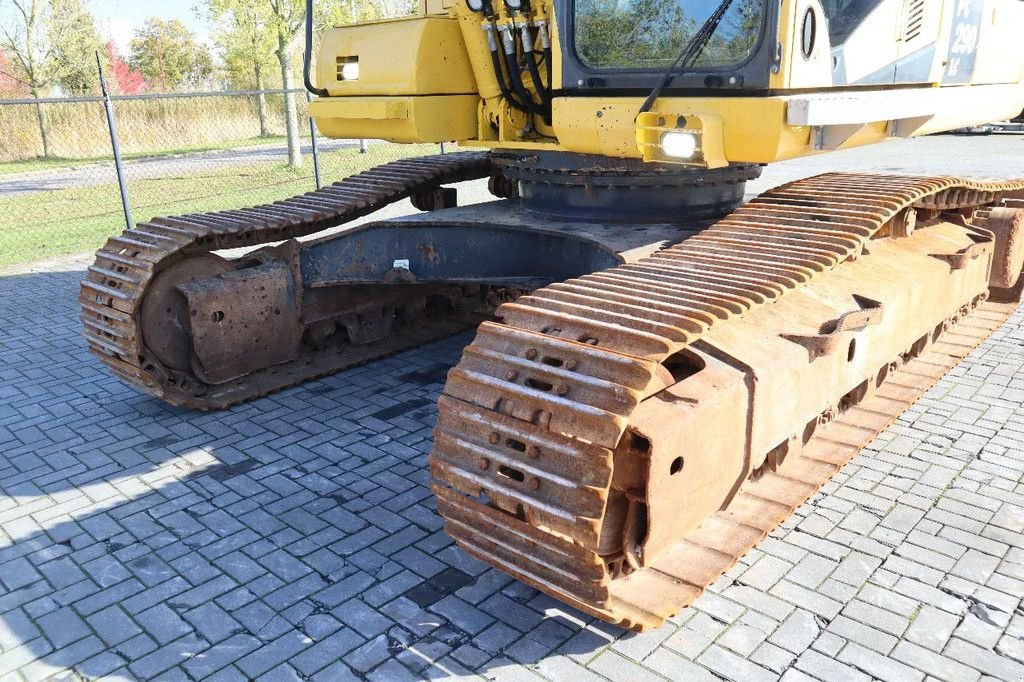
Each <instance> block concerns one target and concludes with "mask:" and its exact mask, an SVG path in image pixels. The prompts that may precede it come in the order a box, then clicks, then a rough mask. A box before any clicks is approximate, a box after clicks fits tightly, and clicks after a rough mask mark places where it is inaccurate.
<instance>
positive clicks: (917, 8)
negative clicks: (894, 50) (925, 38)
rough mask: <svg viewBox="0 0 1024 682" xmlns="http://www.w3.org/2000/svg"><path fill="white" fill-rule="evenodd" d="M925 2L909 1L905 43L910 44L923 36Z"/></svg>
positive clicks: (923, 0)
mask: <svg viewBox="0 0 1024 682" xmlns="http://www.w3.org/2000/svg"><path fill="white" fill-rule="evenodd" d="M924 5H925V0H908V1H907V14H906V16H907V21H906V24H905V25H904V28H903V41H904V42H907V43H909V42H910V41H911V40H914V39H915V38H917V37H918V36H920V35H921V30H922V28H924Z"/></svg>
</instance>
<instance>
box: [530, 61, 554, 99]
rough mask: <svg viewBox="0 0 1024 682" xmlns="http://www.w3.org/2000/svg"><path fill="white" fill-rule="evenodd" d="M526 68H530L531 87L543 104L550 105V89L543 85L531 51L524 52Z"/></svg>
mask: <svg viewBox="0 0 1024 682" xmlns="http://www.w3.org/2000/svg"><path fill="white" fill-rule="evenodd" d="M526 68H528V69H529V70H530V79H531V80H533V87H534V89H536V90H537V94H539V95H540V98H541V99H542V100H543V101H544V106H545V107H550V106H551V91H550V90H548V89H547V88H546V87H544V81H542V80H541V79H540V70H539V69H538V68H537V62H536V61H535V60H534V58H533V53H532V52H527V53H526Z"/></svg>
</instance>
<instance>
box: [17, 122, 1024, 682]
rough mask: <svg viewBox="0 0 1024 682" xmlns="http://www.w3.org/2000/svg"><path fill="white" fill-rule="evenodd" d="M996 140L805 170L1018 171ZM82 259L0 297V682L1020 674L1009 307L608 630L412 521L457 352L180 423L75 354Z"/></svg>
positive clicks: (874, 155)
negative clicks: (806, 495)
mask: <svg viewBox="0 0 1024 682" xmlns="http://www.w3.org/2000/svg"><path fill="white" fill-rule="evenodd" d="M1022 142H1024V139H1022V138H1019V137H1018V138H1005V137H1004V138H1001V140H1000V141H995V142H994V141H993V140H991V139H989V140H985V139H977V138H938V139H935V140H925V141H915V142H912V143H903V146H902V147H900V146H896V145H894V146H893V147H890V148H887V149H886V150H885V151H884V152H870V151H867V152H857V153H856V154H847V155H845V156H842V155H837V156H836V157H835V158H836V159H840V161H841V162H842V163H845V164H846V165H847V167H851V168H869V167H880V168H884V169H892V170H898V169H903V168H906V169H909V170H914V171H917V172H927V170H928V169H927V167H926V166H927V165H928V164H929V163H930V164H931V167H932V172H940V171H947V172H948V171H952V172H965V173H966V172H975V173H980V174H986V173H988V174H993V175H995V174H1007V173H1008V172H1012V171H1013V170H1016V171H1017V173H1018V174H1020V175H1024V167H1021V166H1022V163H1024V162H1022V161H1021V159H1024V153H1022V152H1024V145H1022ZM901 150H902V152H901ZM929 154H930V155H931V156H929ZM942 157H945V158H947V159H950V160H952V161H951V163H954V164H959V167H957V166H955V165H954V167H952V168H950V165H949V164H946V165H945V166H944V165H942V162H941V158H942ZM814 163H817V164H818V165H817V166H815V165H814ZM1013 163H1016V164H1017V167H1016V168H1013V167H1012V164H1013ZM837 165H841V164H840V163H839V162H829V161H822V162H813V163H812V162H800V164H795V165H791V166H780V167H778V171H777V172H776V170H775V169H769V171H768V173H767V174H766V178H765V181H764V182H762V183H761V185H762V186H763V185H764V184H766V183H767V184H770V183H771V182H778V181H780V180H781V179H783V178H785V177H787V173H788V174H789V175H790V176H792V175H807V174H810V173H813V172H815V171H816V170H819V169H824V168H828V167H835V166H837ZM1007 167H1009V171H1008V170H1007ZM84 263H85V261H82V260H71V261H65V262H63V263H55V264H51V265H50V266H48V267H46V268H35V269H34V270H33V271H24V272H14V271H11V272H8V274H7V275H6V276H5V277H2V278H0V358H2V360H3V362H2V363H0V493H2V497H0V680H39V679H43V678H46V677H47V676H50V675H57V676H65V677H67V678H96V677H104V676H107V677H110V678H112V679H135V678H139V679H143V678H145V679H162V680H176V679H199V678H211V679H218V680H233V679H246V678H250V679H251V678H259V679H267V680H278V679H294V678H298V679H312V680H345V679H354V678H358V679H369V680H404V679H416V678H435V679H436V678H444V677H448V676H466V677H474V676H477V675H482V676H485V677H489V678H499V679H524V680H525V679H542V678H546V679H553V680H571V681H572V682H580V681H582V680H594V679H601V678H611V679H614V680H646V679H661V678H671V679H684V680H713V679H718V678H724V679H731V680H771V679H777V678H779V677H782V678H783V679H786V680H811V679H817V680H824V681H825V682H836V681H838V680H869V679H881V680H892V681H898V680H917V681H920V680H923V679H926V678H927V679H941V680H951V681H952V680H979V679H982V678H985V679H1001V680H1014V681H1017V680H1021V679H1024V607H1022V606H1021V599H1022V596H1024V540H1022V535H1024V533H1022V531H1024V485H1022V482H1021V481H1022V471H1024V454H1022V450H1024V448H1022V442H1024V407H1022V404H1021V403H1022V398H1024V374H1022V373H1021V367H1022V365H1024V312H1022V311H1018V313H1017V314H1015V315H1014V316H1013V318H1012V319H1011V321H1010V322H1009V323H1008V324H1007V325H1006V326H1005V327H1003V328H1002V329H1001V330H999V331H998V332H997V333H996V334H995V335H994V336H993V337H992V338H991V339H990V340H989V341H987V342H986V343H984V344H983V345H982V346H981V347H979V348H978V349H977V350H976V351H975V352H974V354H972V355H971V356H970V357H969V358H968V359H967V360H966V361H965V362H964V363H963V364H962V365H961V366H960V367H959V368H957V369H956V370H955V371H954V372H952V373H951V374H950V375H949V376H947V377H946V378H945V379H943V380H942V381H941V382H939V384H938V385H937V386H936V387H935V388H934V389H933V390H931V391H930V392H929V393H928V394H927V395H926V396H925V398H924V399H922V400H921V401H920V402H919V403H918V404H917V405H915V406H914V407H913V408H912V409H911V410H910V411H909V412H907V413H906V414H905V415H904V416H903V417H902V418H901V419H900V420H899V421H898V422H897V423H896V424H895V425H894V426H893V427H892V428H890V429H889V430H888V431H887V432H886V433H885V434H883V436H882V437H880V438H879V439H878V440H877V441H875V442H874V443H873V444H872V445H871V446H870V447H869V448H868V450H866V451H865V452H864V453H862V454H861V455H860V456H858V457H857V458H856V459H855V460H854V461H853V462H852V463H851V464H850V465H849V466H848V467H846V468H845V469H844V470H843V471H842V472H840V474H839V475H837V476H836V477H835V479H834V480H833V481H832V482H831V483H829V484H828V485H827V486H826V487H825V488H824V489H823V490H822V491H821V492H820V493H819V494H817V495H815V496H814V498H813V499H812V500H811V501H810V503H808V504H807V505H805V506H804V507H803V508H801V509H800V510H799V511H798V512H797V514H796V515H795V516H794V517H792V518H791V519H790V520H789V521H788V522H786V523H785V524H784V526H783V527H782V528H780V529H779V530H777V531H776V532H774V533H772V535H771V536H770V537H769V538H768V539H766V540H765V541H764V542H763V543H762V544H761V545H760V546H759V547H758V548H757V549H755V550H754V551H752V552H751V553H750V554H749V555H748V556H746V557H744V558H743V559H742V561H741V562H740V564H739V565H737V566H736V567H735V568H734V569H733V570H732V571H730V572H729V573H728V574H727V575H726V576H724V577H723V578H722V579H721V580H720V581H718V582H717V583H716V584H715V585H714V586H713V587H712V588H711V590H710V591H709V592H707V593H706V594H705V595H704V596H703V597H702V598H701V599H699V600H698V601H697V602H696V604H695V605H694V606H693V607H692V608H690V609H687V610H686V611H684V612H683V613H682V614H680V615H679V616H678V617H676V618H674V619H673V620H672V621H671V622H670V623H668V624H667V625H665V626H664V627H662V628H659V629H657V630H655V631H653V632H649V633H646V634H643V635H634V634H627V633H623V632H621V631H619V630H617V629H615V628H613V627H609V626H607V625H604V624H602V623H600V622H595V621H593V620H592V619H590V618H588V617H585V616H583V615H582V614H580V613H579V612H577V611H574V610H573V609H570V608H567V607H565V606H563V605H562V604H561V603H559V602H557V601H555V600H553V599H550V598H548V597H546V596H543V595H541V594H539V593H537V592H536V591H534V590H532V589H530V588H527V587H525V586H524V585H522V584H520V583H518V582H516V581H513V580H512V579H510V578H508V577H506V576H505V575H504V574H502V573H499V572H497V571H494V570H491V569H488V568H485V567H484V566H483V565H482V564H481V563H479V562H477V561H475V560H473V559H471V558H469V557H467V556H466V555H465V554H463V553H462V552H460V551H459V550H458V549H457V548H456V547H454V546H453V545H452V543H451V541H450V540H449V539H448V538H447V537H446V536H445V535H444V533H443V531H442V530H441V523H440V520H439V518H438V517H437V516H436V514H435V512H434V505H433V502H432V500H431V497H430V495H429V493H428V488H427V479H428V476H427V472H426V468H425V461H426V456H427V453H428V451H429V450H430V443H431V427H432V425H433V421H434V418H435V415H436V410H435V407H434V401H435V400H436V398H437V396H438V393H439V391H440V389H441V386H442V383H443V381H444V377H445V372H446V371H447V369H448V368H449V367H450V366H451V365H452V364H453V363H454V362H455V361H456V360H457V358H458V357H459V353H460V349H461V347H462V346H463V345H464V344H465V343H466V342H467V340H468V338H469V337H468V336H467V335H462V336H459V337H456V338H452V339H448V340H446V341H442V342H439V343H433V344H430V345H429V346H426V347H423V348H420V349H417V350H414V351H411V352H406V353H403V354H401V355H398V356H396V357H393V358H390V359H386V360H382V361H379V362H375V363H372V364H370V365H367V366H365V367H361V368H358V369H354V370H352V371H348V372H344V373H341V374H338V375H335V376H332V377H329V378H326V379H323V380H320V381H316V382H313V383H310V384H308V385H305V386H302V387H298V388H295V389H292V390H289V391H286V392H284V393H281V394H278V395H274V396H271V397H269V398H265V399H262V400H259V401H256V402H253V403H250V404H246V405H242V406H238V407H235V408H233V409H231V410H228V411H225V412H221V413H215V414H202V413H195V412H188V411H185V410H180V409H176V408H172V407H168V406H166V405H164V404H162V403H160V402H158V401H156V400H154V399H151V398H149V397H145V396H143V395H140V394H138V393H136V392H134V391H133V390H131V389H128V388H126V387H125V386H124V385H122V384H121V383H120V382H118V381H117V380H115V379H113V378H111V377H110V376H109V375H108V374H106V373H105V372H104V371H102V370H101V369H100V367H99V365H98V363H97V362H96V361H95V360H94V359H93V358H92V357H91V356H90V355H89V354H88V353H87V352H86V351H85V347H84V343H83V341H82V340H81V338H80V335H79V327H78V322H77V315H78V313H77V307H76V305H75V296H76V293H77V285H78V282H79V280H80V279H81V277H82V272H81V269H82V267H83V266H84Z"/></svg>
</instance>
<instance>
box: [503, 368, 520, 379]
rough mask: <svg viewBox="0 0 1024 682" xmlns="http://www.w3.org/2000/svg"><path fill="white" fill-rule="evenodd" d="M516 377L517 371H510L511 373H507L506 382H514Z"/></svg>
mask: <svg viewBox="0 0 1024 682" xmlns="http://www.w3.org/2000/svg"><path fill="white" fill-rule="evenodd" d="M516 376H517V373H516V371H515V370H514V369H510V370H509V371H507V372H505V381H514V380H515V378H516Z"/></svg>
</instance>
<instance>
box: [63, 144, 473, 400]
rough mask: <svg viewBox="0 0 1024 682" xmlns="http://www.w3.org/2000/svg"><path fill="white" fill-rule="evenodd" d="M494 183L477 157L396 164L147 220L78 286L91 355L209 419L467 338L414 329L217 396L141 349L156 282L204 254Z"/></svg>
mask: <svg viewBox="0 0 1024 682" xmlns="http://www.w3.org/2000/svg"><path fill="white" fill-rule="evenodd" d="M491 173H492V165H491V162H490V160H489V158H488V157H487V154H486V153H484V152H460V153H457V154H446V155H438V156H428V157H421V158H414V159H406V160H401V161H395V162H392V163H388V164H385V165H383V166H379V167H376V168H373V169H370V170H368V171H365V172H362V173H359V174H356V175H353V176H351V177H348V178H346V179H344V180H342V181H340V182H337V183H334V184H333V185H330V186H328V187H324V188H322V189H320V190H317V191H315V192H309V193H307V194H303V195H300V196H296V197H292V198H290V199H285V200H283V201H278V202H275V203H273V204H266V205H262V206H256V207H253V208H246V209H239V210H229V211H220V212H217V213H202V214H193V215H184V216H178V217H170V218H154V219H153V220H150V221H148V222H145V223H142V224H139V225H138V226H136V227H135V228H134V229H130V230H126V231H125V232H124V233H123V234H121V235H119V236H117V237H113V238H111V239H109V240H108V241H107V243H106V245H105V246H104V247H103V248H102V249H100V250H99V251H98V252H97V254H96V261H95V263H93V265H91V266H90V267H89V269H88V272H87V275H86V278H85V281H83V282H82V286H81V293H80V296H79V303H80V305H81V308H82V316H81V319H82V323H83V324H84V327H85V338H86V340H87V341H88V344H89V349H90V350H91V351H93V353H95V354H96V355H97V356H98V357H99V358H100V359H101V360H102V361H103V363H104V364H105V365H107V367H109V368H110V369H111V371H112V372H113V373H114V374H115V375H117V376H118V377H120V378H121V379H123V380H124V381H126V382H128V383H129V384H131V385H133V386H135V387H137V388H139V389H141V390H144V391H146V392H148V393H151V394H153V395H155V396H157V397H159V398H162V399H163V400H166V401H168V402H170V403H173V404H176V405H182V406H186V407H194V408H199V409H213V408H221V407H226V406H228V405H231V404H234V403H237V402H241V401H244V400H249V399H251V398H254V397H257V396H259V395H264V394H266V393H270V392H273V391H277V390H280V389H282V388H285V387H287V386H291V385H294V384H298V383H301V382H303V381H306V380H308V379H311V378H314V377H317V376H322V375H325V374H329V373H331V372H336V371H338V370H340V369H344V368H345V367H350V366H353V365H356V364H360V363H363V362H367V361H369V360H372V359H374V358H377V357H381V356H383V355H388V354H391V353H394V352H397V351H399V350H402V349H404V348H408V347H412V346H415V345H419V344H421V343H424V342H426V341H428V340H431V339H433V338H437V337H440V336H443V335H446V334H451V333H453V332H455V331H457V330H459V329H462V328H465V327H466V326H467V324H471V323H472V322H474V321H476V320H477V319H478V318H473V317H454V316H453V317H452V318H451V319H446V320H440V321H436V322H434V323H429V324H422V325H418V326H417V327H416V328H415V329H406V330H403V331H402V332H400V333H395V334H392V335H391V336H389V337H388V338H385V339H384V340H382V341H379V342H376V343H372V344H367V345H365V346H353V347H350V348H348V349H346V352H338V350H337V349H333V348H332V349H330V351H329V352H322V353H312V354H304V355H303V356H302V357H301V359H300V361H298V362H294V363H290V364H284V365H278V366H275V367H272V368H269V369H266V370H260V371H258V372H254V373H253V374H250V375H247V376H245V377H242V378H241V379H238V380H234V381H229V382H226V383H223V384H218V385H215V386H211V385H206V384H204V382H202V381H200V380H199V379H197V378H195V377H194V376H191V375H189V374H188V373H182V372H176V371H172V370H171V369H169V368H167V367H165V366H163V365H162V364H161V363H160V361H159V360H157V358H156V357H155V356H154V354H153V353H152V352H150V350H149V349H148V348H147V345H146V343H147V341H146V338H145V333H144V329H143V324H142V320H141V317H142V307H143V302H144V301H145V299H146V296H147V294H149V293H150V291H151V288H152V284H153V282H154V279H155V278H156V276H157V275H158V274H160V273H161V272H162V271H164V270H165V269H167V268H168V267H170V266H171V265H175V264H178V263H180V262H182V261H184V260H187V259H189V258H193V259H194V258H196V257H199V258H202V257H204V256H203V254H206V253H209V252H212V251H217V250H222V249H234V248H239V247H252V246H258V245H261V244H268V243H273V242H280V241H284V240H288V239H294V238H297V237H305V236H308V235H312V234H314V233H316V232H320V231H323V230H326V229H329V228H333V227H337V226H339V225H342V224H344V223H347V222H349V221H351V220H354V219H356V218H360V217H363V216H366V215H369V214H370V213H373V212H374V211H377V210H379V209H381V208H383V207H384V206H387V205H389V204H392V203H394V202H396V201H399V200H401V199H404V198H407V197H412V198H414V199H416V198H418V197H419V196H421V195H422V194H423V193H429V192H431V191H433V190H436V189H438V188H440V187H441V185H445V184H450V183H456V182H462V181H466V180H475V179H478V178H483V177H487V176H489V175H490V174H491Z"/></svg>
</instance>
